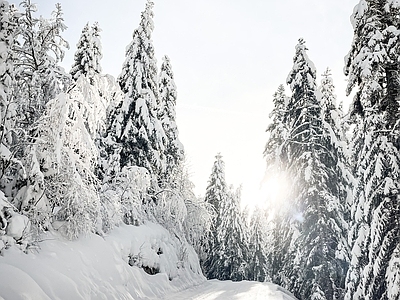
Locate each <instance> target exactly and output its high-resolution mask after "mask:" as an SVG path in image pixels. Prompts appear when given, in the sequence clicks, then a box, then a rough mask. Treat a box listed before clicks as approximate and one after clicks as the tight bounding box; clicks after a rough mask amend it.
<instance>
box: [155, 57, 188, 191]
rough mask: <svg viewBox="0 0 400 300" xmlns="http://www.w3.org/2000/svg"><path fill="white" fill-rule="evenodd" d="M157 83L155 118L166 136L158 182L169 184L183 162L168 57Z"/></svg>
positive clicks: (164, 60) (172, 80)
mask: <svg viewBox="0 0 400 300" xmlns="http://www.w3.org/2000/svg"><path fill="white" fill-rule="evenodd" d="M158 82H159V83H158V84H159V104H158V105H157V107H158V109H157V117H158V119H159V120H160V122H161V125H162V128H163V130H164V132H165V136H166V141H165V142H166V145H165V161H166V166H165V170H164V172H163V173H161V174H160V177H161V178H160V181H161V182H165V183H168V182H170V183H171V180H172V178H173V176H174V173H176V172H177V168H178V167H179V165H180V164H181V162H182V160H183V154H184V151H183V145H182V144H181V142H180V141H179V137H178V127H177V125H176V112H175V107H176V98H177V92H176V85H175V82H174V74H173V72H172V66H171V61H170V59H169V57H168V56H164V57H163V62H162V64H161V70H160V75H159V79H158ZM162 185H163V184H162Z"/></svg>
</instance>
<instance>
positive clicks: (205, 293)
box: [163, 280, 296, 300]
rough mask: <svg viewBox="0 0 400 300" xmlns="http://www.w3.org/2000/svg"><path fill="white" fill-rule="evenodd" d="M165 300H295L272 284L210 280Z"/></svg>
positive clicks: (171, 295) (169, 296)
mask: <svg viewBox="0 0 400 300" xmlns="http://www.w3.org/2000/svg"><path fill="white" fill-rule="evenodd" d="M163 299H164V300H168V299H170V300H189V299H191V300H223V299H227V300H228V299H229V300H236V299H237V300H239V299H251V300H257V299H258V300H261V299H263V300H275V299H276V300H293V299H296V298H294V297H293V296H292V295H291V294H290V293H289V292H287V291H286V290H284V289H283V288H281V287H279V286H277V285H275V284H272V283H260V282H250V281H242V282H232V281H219V280H208V281H206V282H204V283H203V284H201V285H199V286H196V287H193V288H190V289H187V290H184V291H182V292H179V293H175V294H170V295H168V296H166V297H165V298H163Z"/></svg>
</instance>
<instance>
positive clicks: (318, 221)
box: [284, 39, 345, 299]
mask: <svg viewBox="0 0 400 300" xmlns="http://www.w3.org/2000/svg"><path fill="white" fill-rule="evenodd" d="M306 51H307V48H306V46H305V43H304V41H303V40H302V39H300V40H299V44H298V45H297V46H296V54H295V57H294V65H293V69H292V71H291V72H290V73H289V76H288V79H287V83H288V84H289V85H290V87H291V90H292V97H291V98H290V100H289V102H288V105H287V110H286V113H285V116H284V121H285V122H287V124H288V128H289V131H288V132H289V133H288V137H287V142H286V145H285V146H284V147H285V148H286V149H285V152H286V153H287V155H288V160H287V162H288V165H287V172H288V173H289V174H290V176H291V180H292V190H291V197H292V199H294V201H293V206H294V207H295V209H296V210H297V212H296V211H295V214H294V216H293V217H292V220H293V222H294V223H295V224H296V228H297V230H298V233H297V234H294V235H293V237H294V238H295V239H294V240H293V241H292V244H291V249H289V256H288V257H287V258H289V259H290V260H289V261H288V260H286V262H285V264H284V269H285V273H286V276H287V278H288V280H289V281H288V283H287V287H288V288H289V290H291V291H292V292H293V293H294V294H295V296H297V297H299V298H301V299H312V298H313V297H316V298H318V299H333V298H334V297H336V295H339V297H340V293H341V292H342V289H343V288H344V286H343V283H344V281H343V277H344V272H345V263H344V262H343V261H342V260H343V257H342V258H341V259H340V258H338V257H336V253H337V252H338V250H341V251H343V249H345V247H344V246H343V245H342V243H343V241H344V234H345V232H343V228H342V227H343V207H342V206H341V204H340V201H339V199H338V195H339V188H338V176H339V175H338V174H337V173H336V172H335V171H334V169H332V166H335V164H336V163H337V160H338V158H337V157H336V156H335V153H334V151H333V148H334V147H333V145H332V140H333V138H331V133H330V132H329V130H326V129H325V128H324V126H323V124H324V123H323V117H322V114H321V103H320V102H319V101H318V99H317V95H316V91H317V90H316V83H315V79H316V71H315V67H314V65H313V63H312V62H311V61H310V60H309V58H308V55H307V53H306ZM341 175H342V174H340V176H341ZM296 235H297V237H296ZM287 258H286V259H287ZM292 259H293V260H292Z"/></svg>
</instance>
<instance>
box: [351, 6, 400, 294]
mask: <svg viewBox="0 0 400 300" xmlns="http://www.w3.org/2000/svg"><path fill="white" fill-rule="evenodd" d="M399 9H400V7H399V4H398V2H397V1H376V0H369V1H367V0H364V1H360V2H359V4H358V5H357V6H356V7H355V9H354V12H353V15H352V17H351V20H352V24H353V28H354V38H353V43H352V46H351V49H350V51H349V54H348V55H347V57H346V67H345V74H346V75H348V77H349V84H348V88H347V92H348V94H349V93H350V92H352V91H353V90H354V89H356V93H355V97H354V100H353V106H352V111H351V113H352V116H353V122H354V123H355V124H356V125H355V126H354V134H353V140H352V151H353V153H356V155H357V157H356V158H357V159H354V164H355V167H354V173H355V176H356V178H357V182H356V185H355V187H354V192H353V194H354V196H353V200H352V210H351V223H350V224H351V228H350V232H349V241H350V243H351V244H352V257H351V264H350V269H349V272H348V274H347V279H346V299H382V298H385V299H397V298H398V297H399V296H400V293H399V291H398V289H394V290H392V291H393V292H392V291H390V292H389V286H390V287H393V284H395V283H396V282H398V281H397V278H398V277H399V274H400V268H399V267H398V265H397V267H395V266H396V264H393V262H394V261H396V260H397V257H398V252H397V250H396V245H397V244H398V241H399V240H398V234H397V233H396V232H398V230H399V228H398V227H399V225H398V224H399V221H398V211H399V199H398V190H399V186H398V185H399V184H398V182H399V167H400V165H399V162H400V160H399V146H398V137H399V126H398V119H399V112H398V108H399V103H398V97H399V81H398V76H399V67H398V51H399V49H398V38H399V21H398V18H397V16H398V14H399Z"/></svg>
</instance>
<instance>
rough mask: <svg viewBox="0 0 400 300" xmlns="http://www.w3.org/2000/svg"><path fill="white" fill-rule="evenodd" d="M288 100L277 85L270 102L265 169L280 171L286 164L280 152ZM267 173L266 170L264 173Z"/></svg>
mask: <svg viewBox="0 0 400 300" xmlns="http://www.w3.org/2000/svg"><path fill="white" fill-rule="evenodd" d="M288 101H289V99H288V97H287V96H286V95H285V87H284V86H283V84H281V85H279V87H278V89H277V91H276V92H275V93H274V95H273V99H272V102H273V104H274V108H273V110H272V111H271V113H270V115H269V118H270V120H271V123H270V124H269V125H268V127H267V130H266V132H268V133H269V137H268V141H267V144H266V145H265V149H264V157H265V159H266V161H267V168H272V169H277V170H279V169H281V167H280V166H282V164H284V163H285V162H286V157H285V153H283V152H282V146H283V145H284V140H285V138H286V135H287V124H286V123H285V122H282V120H283V117H284V115H285V113H286V105H287V103H288ZM266 173H268V170H267V171H266Z"/></svg>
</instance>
